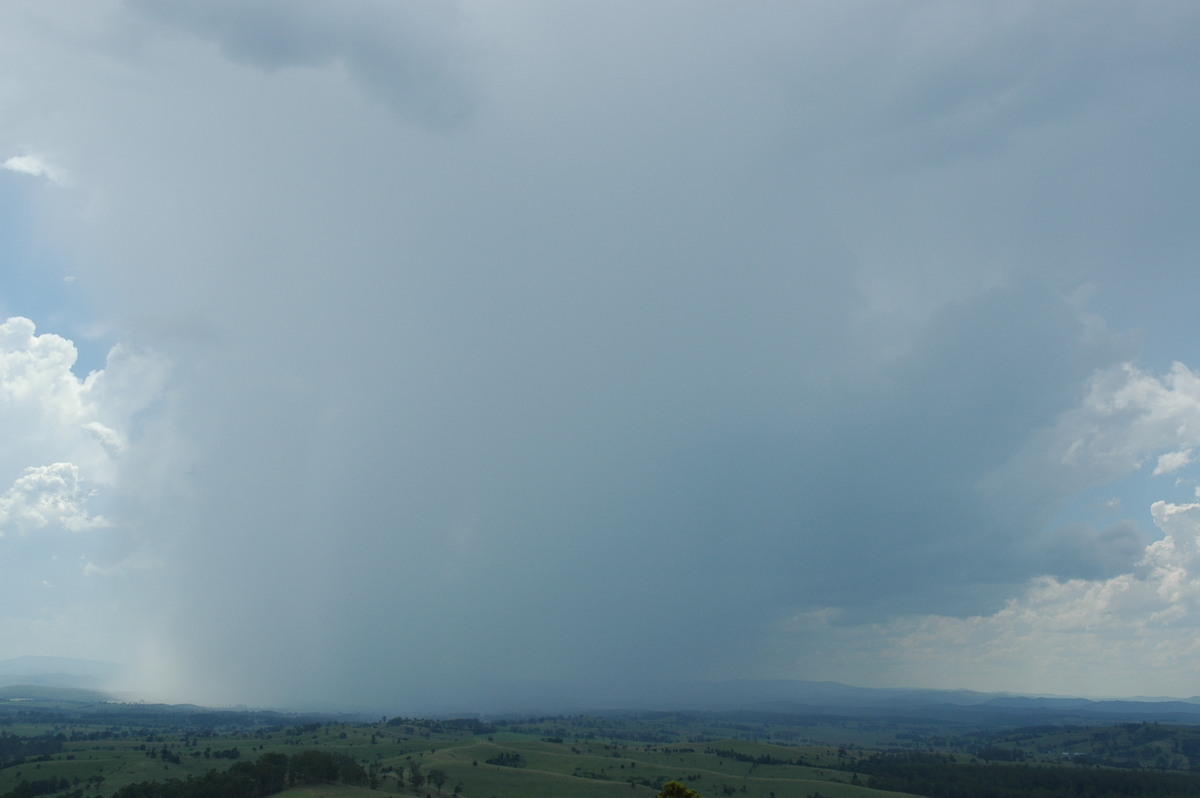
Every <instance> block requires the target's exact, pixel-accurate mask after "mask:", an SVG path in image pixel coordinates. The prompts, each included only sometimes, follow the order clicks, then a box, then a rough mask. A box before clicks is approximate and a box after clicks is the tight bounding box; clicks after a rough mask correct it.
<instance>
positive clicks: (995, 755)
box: [975, 745, 1025, 762]
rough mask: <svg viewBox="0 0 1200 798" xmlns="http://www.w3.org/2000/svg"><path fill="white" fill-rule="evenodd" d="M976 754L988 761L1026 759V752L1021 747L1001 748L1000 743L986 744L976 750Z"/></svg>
mask: <svg viewBox="0 0 1200 798" xmlns="http://www.w3.org/2000/svg"><path fill="white" fill-rule="evenodd" d="M975 756H977V757H979V758H980V759H982V760H984V761H986V762H1024V761H1025V752H1024V751H1022V750H1021V749H1020V748H1001V747H1000V746H998V745H985V746H983V747H982V748H980V749H978V750H977V751H976V752H975Z"/></svg>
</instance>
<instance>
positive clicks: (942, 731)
mask: <svg viewBox="0 0 1200 798" xmlns="http://www.w3.org/2000/svg"><path fill="white" fill-rule="evenodd" d="M218 715H219V717H218ZM472 723H474V725H471V724H472ZM3 736H8V737H19V738H36V739H43V740H44V739H47V738H50V737H53V738H55V739H58V740H60V741H61V749H60V750H55V751H54V752H53V753H49V754H45V755H37V756H28V757H26V758H25V761H23V762H20V763H18V764H13V762H14V761H15V760H14V759H12V758H10V759H9V760H8V765H7V766H3V767H0V796H4V795H6V794H7V793H10V792H12V791H13V790H15V789H16V788H17V786H18V785H19V784H21V783H22V782H36V781H42V780H48V779H54V780H63V781H65V783H66V785H68V786H67V787H65V788H63V789H58V790H55V791H52V792H47V793H45V794H47V795H52V796H59V798H68V796H72V795H79V796H83V797H84V798H93V797H94V798H108V796H111V795H112V794H113V793H114V792H116V791H117V790H118V789H120V788H121V787H123V786H125V785H128V784H132V783H136V782H143V781H166V780H169V779H187V778H188V777H193V778H199V777H201V776H203V775H204V774H206V773H208V772H209V771H211V770H218V771H223V770H226V769H228V768H229V767H230V766H231V765H233V764H234V762H235V761H239V760H240V761H249V762H253V761H255V760H256V759H257V758H258V757H259V756H261V755H262V754H265V753H282V754H286V755H288V756H289V757H291V756H294V755H296V754H298V753H300V752H302V751H305V750H312V749H316V750H321V751H325V752H328V753H337V754H344V755H346V756H348V757H350V758H352V759H353V760H354V761H355V762H358V763H360V764H361V765H362V767H363V768H364V769H366V771H367V772H368V773H369V775H370V777H371V779H372V780H373V783H374V785H375V787H376V789H368V788H366V787H348V786H334V785H318V786H297V787H294V788H291V789H289V790H287V791H285V792H284V793H280V795H284V796H290V797H292V798H318V796H326V797H327V798H343V797H345V798H351V797H352V796H366V795H375V796H380V795H389V794H390V795H405V796H421V797H422V798H423V797H424V796H430V798H436V797H437V796H439V794H440V796H446V798H452V797H453V796H454V795H456V794H457V795H458V796H461V798H539V797H540V796H546V797H547V798H549V797H550V796H556V797H557V796H579V798H606V797H611V798H617V797H618V796H629V797H630V798H638V797H639V796H641V797H642V798H652V797H653V796H655V795H656V794H657V793H658V791H659V790H660V789H661V786H662V784H664V783H665V782H667V781H670V780H678V781H682V782H684V783H686V784H687V785H688V786H690V787H692V788H693V789H696V790H698V791H699V792H700V793H701V794H702V795H703V796H704V798H727V797H728V798H738V797H739V796H744V798H809V797H810V796H813V795H820V796H823V797H824V798H889V796H890V797H892V798H895V797H896V796H902V795H904V793H895V792H885V791H881V790H876V789H871V788H870V787H868V786H866V785H867V782H868V781H869V776H868V775H866V774H865V771H864V774H862V775H860V774H857V773H855V772H854V770H855V768H856V766H857V765H858V764H859V763H863V764H865V763H867V762H868V761H869V758H870V757H871V755H872V754H875V753H877V752H878V751H880V750H890V751H900V752H904V751H912V752H918V751H921V752H924V751H941V752H944V753H945V754H946V756H945V762H947V763H954V762H963V763H965V762H971V761H977V760H976V755H979V756H984V754H983V753H981V752H985V751H991V752H994V751H1000V752H1002V753H1003V752H1009V753H1011V754H1013V755H1014V756H1015V755H1016V754H1018V753H1019V755H1020V757H1021V758H1022V761H1023V762H1024V763H1040V764H1048V765H1053V766H1055V767H1062V768H1072V767H1080V766H1084V763H1083V762H1082V761H1080V762H1078V763H1077V762H1076V761H1075V760H1073V759H1072V757H1073V756H1076V755H1078V756H1088V757H1093V758H1095V759H1096V760H1097V761H1099V760H1100V759H1101V758H1107V759H1105V760H1104V761H1103V762H1099V764H1100V765H1104V764H1105V762H1108V763H1112V762H1117V761H1122V762H1125V761H1127V762H1131V763H1133V764H1134V765H1136V766H1138V767H1141V768H1145V769H1151V768H1155V769H1158V770H1161V771H1166V770H1174V771H1182V772H1186V771H1188V770H1189V769H1190V768H1192V767H1194V766H1195V764H1197V763H1200V729H1196V728H1194V727H1169V726H1162V727H1160V726H1158V724H1144V723H1143V724H1122V725H1111V726H1104V727H1068V726H1060V727H1038V728H1032V729H1007V730H1005V729H990V730H981V729H977V728H970V727H963V726H954V725H945V726H941V727H939V726H937V725H934V724H929V723H921V724H912V725H905V724H902V723H888V722H878V721H863V720H858V719H849V720H847V719H829V720H827V721H822V720H821V719H812V718H801V719H795V718H783V717H749V718H746V717H732V716H723V715H715V714H710V715H707V716H705V715H692V714H684V713H644V714H642V715H636V716H635V715H625V716H618V715H612V716H603V717H583V716H578V717H560V718H542V719H526V720H512V721H496V722H493V723H481V722H478V721H474V722H462V723H456V722H455V721H438V720H421V719H403V720H398V721H397V720H394V721H392V722H391V723H387V722H372V723H366V722H356V723H346V722H338V721H333V720H330V719H328V718H319V719H313V718H299V717H288V716H275V717H265V718H264V717H256V716H254V715H252V714H250V713H247V714H245V715H239V714H237V713H216V714H215V715H204V714H200V713H196V712H186V711H175V712H172V711H170V710H169V709H158V710H155V711H154V712H149V711H147V710H145V709H141V708H138V707H128V706H112V707H106V706H96V707H79V706H73V705H64V704H59V705H55V704H53V703H47V704H46V705H44V706H40V707H37V708H34V707H31V706H30V705H29V704H21V705H17V706H12V705H6V703H5V702H4V701H3V700H0V738H2V737H3ZM0 743H3V739H0ZM235 750H236V754H237V759H235V758H232V757H233V754H234V751H235ZM985 758H986V756H985ZM992 758H995V757H994V756H992ZM1096 764H1097V763H1096V762H1092V761H1089V762H1088V763H1086V766H1087V767H1092V768H1094V767H1096ZM413 765H419V766H420V769H421V770H422V771H423V772H424V773H425V774H426V775H427V776H428V774H429V773H430V772H431V771H435V770H440V771H442V772H444V773H445V775H446V782H445V784H444V785H443V786H442V788H441V789H440V790H438V789H437V787H436V786H435V785H433V784H431V783H428V782H427V783H425V784H424V785H423V786H422V787H421V788H420V789H419V790H417V791H414V790H413V789H412V788H411V786H410V783H409V781H408V774H409V773H410V772H411V768H412V767H413ZM398 775H402V777H403V780H401V779H399V778H397V776H398Z"/></svg>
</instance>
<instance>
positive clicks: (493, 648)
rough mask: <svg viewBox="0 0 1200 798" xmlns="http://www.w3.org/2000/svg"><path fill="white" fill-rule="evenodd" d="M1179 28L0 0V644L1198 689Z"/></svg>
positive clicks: (211, 663)
mask: <svg viewBox="0 0 1200 798" xmlns="http://www.w3.org/2000/svg"><path fill="white" fill-rule="evenodd" d="M1198 36H1200V7H1198V6H1196V5H1195V4H1194V3H1190V2H1169V1H1168V0H1162V1H1161V2H1148V3H1137V4H1133V3H1123V2H1099V3H1097V2H1094V0H1087V2H1084V1H1083V0H1063V1H1062V2H1055V3H1026V2H967V3H964V2H935V1H933V0H916V2H910V3H884V2H849V3H848V2H843V1H842V0H837V1H836V2H832V1H831V2H824V1H823V0H816V1H815V2H808V3H793V2H771V1H770V0H762V1H761V2H753V3H733V2H727V3H720V2H715V3H684V2H674V1H673V0H666V1H664V2H656V3H640V2H625V1H623V0H618V1H617V2H608V1H607V0H606V2H582V3H569V4H563V3H554V2H527V1H526V0H512V2H505V3H493V2H483V1H478V2H475V1H466V2H460V3H451V2H446V3H422V4H409V3H393V2H385V1H384V0H340V1H339V2H316V1H315V0H289V1H288V2H284V0H253V1H252V2H246V0H212V1H211V2H207V3H204V4H194V3H188V2H184V1H183V0H162V1H161V2H149V1H148V0H146V1H143V0H127V1H126V2H118V1H117V0H89V2H71V1H70V0H64V2H56V3H45V2H35V1H34V0H17V2H9V3H4V4H3V5H2V6H0V76H2V77H0V167H2V168H0V322H2V324H0V435H2V436H3V440H4V445H3V446H0V659H3V658H9V657H18V656H58V657H79V658H85V659H95V660H102V661H107V662H117V663H120V664H122V665H123V666H125V670H124V673H125V677H124V681H123V682H122V684H121V685H120V686H121V687H122V688H123V689H126V690H129V691H131V692H133V693H136V694H138V695H140V696H144V697H146V698H147V699H149V700H170V701H193V702H197V703H206V704H213V705H232V704H238V703H244V704H248V705H255V706H281V707H297V706H316V705H322V706H345V707H366V706H370V707H383V708H386V709H389V710H390V711H404V710H406V709H410V708H414V707H422V706H433V705H438V704H439V702H440V704H441V705H448V704H450V703H455V705H461V706H469V705H470V704H471V702H472V701H478V700H482V699H483V698H484V697H487V696H489V695H495V694H497V691H503V690H505V689H509V688H512V687H513V686H514V685H526V686H528V685H535V686H536V685H543V686H555V688H556V689H559V688H561V689H566V688H565V687H564V686H570V685H573V686H575V687H576V688H578V687H579V686H585V688H586V686H597V685H605V686H606V689H612V690H616V691H619V690H620V689H621V688H622V687H623V686H629V687H630V688H631V689H632V688H633V687H634V686H638V685H648V684H659V683H677V682H680V681H691V680H696V681H705V680H718V681H719V680H725V679H735V678H751V679H759V678H764V679H765V678H770V679H806V680H824V679H836V680H839V681H843V682H848V683H851V684H858V685H864V686H906V687H954V688H971V689H976V690H1008V691H1018V692H1027V693H1057V694H1071V695H1089V696H1132V695H1164V696H1165V695H1171V696H1193V695H1197V694H1200V656H1198V655H1200V549H1198V545H1200V498H1198V496H1200V494H1198V486H1200V316H1198V315H1197V314H1196V312H1195V306H1196V299H1197V296H1200V293H1198V292H1200V277H1198V276H1197V275H1198V272H1197V268H1196V267H1197V265H1198V264H1197V253H1200V227H1198V226H1197V225H1196V224H1195V220H1196V218H1197V211H1198V210H1200V180H1197V179H1196V178H1197V174H1200V150H1198V149H1197V147H1196V146H1195V144H1196V142H1197V141H1200V103H1197V101H1196V96H1197V89H1198V87H1200V50H1198V49H1197V48H1196V46H1195V42H1196V40H1197V38H1198ZM547 689H549V687H547Z"/></svg>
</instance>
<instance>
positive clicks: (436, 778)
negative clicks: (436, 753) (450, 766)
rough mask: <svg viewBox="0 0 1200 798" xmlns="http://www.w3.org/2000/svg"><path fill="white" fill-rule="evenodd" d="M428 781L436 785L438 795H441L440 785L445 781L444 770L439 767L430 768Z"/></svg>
mask: <svg viewBox="0 0 1200 798" xmlns="http://www.w3.org/2000/svg"><path fill="white" fill-rule="evenodd" d="M429 783H430V784H432V785H433V786H434V787H437V791H438V795H441V794H442V785H443V784H445V783H446V771H444V770H442V769H440V768H430V770H429Z"/></svg>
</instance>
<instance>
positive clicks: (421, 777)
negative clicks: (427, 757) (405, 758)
mask: <svg viewBox="0 0 1200 798" xmlns="http://www.w3.org/2000/svg"><path fill="white" fill-rule="evenodd" d="M424 783H425V774H424V773H422V772H421V763H420V762H413V763H412V764H411V765H409V766H408V784H409V786H410V787H412V788H413V792H416V791H417V790H419V789H421V785H423V784H424Z"/></svg>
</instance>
